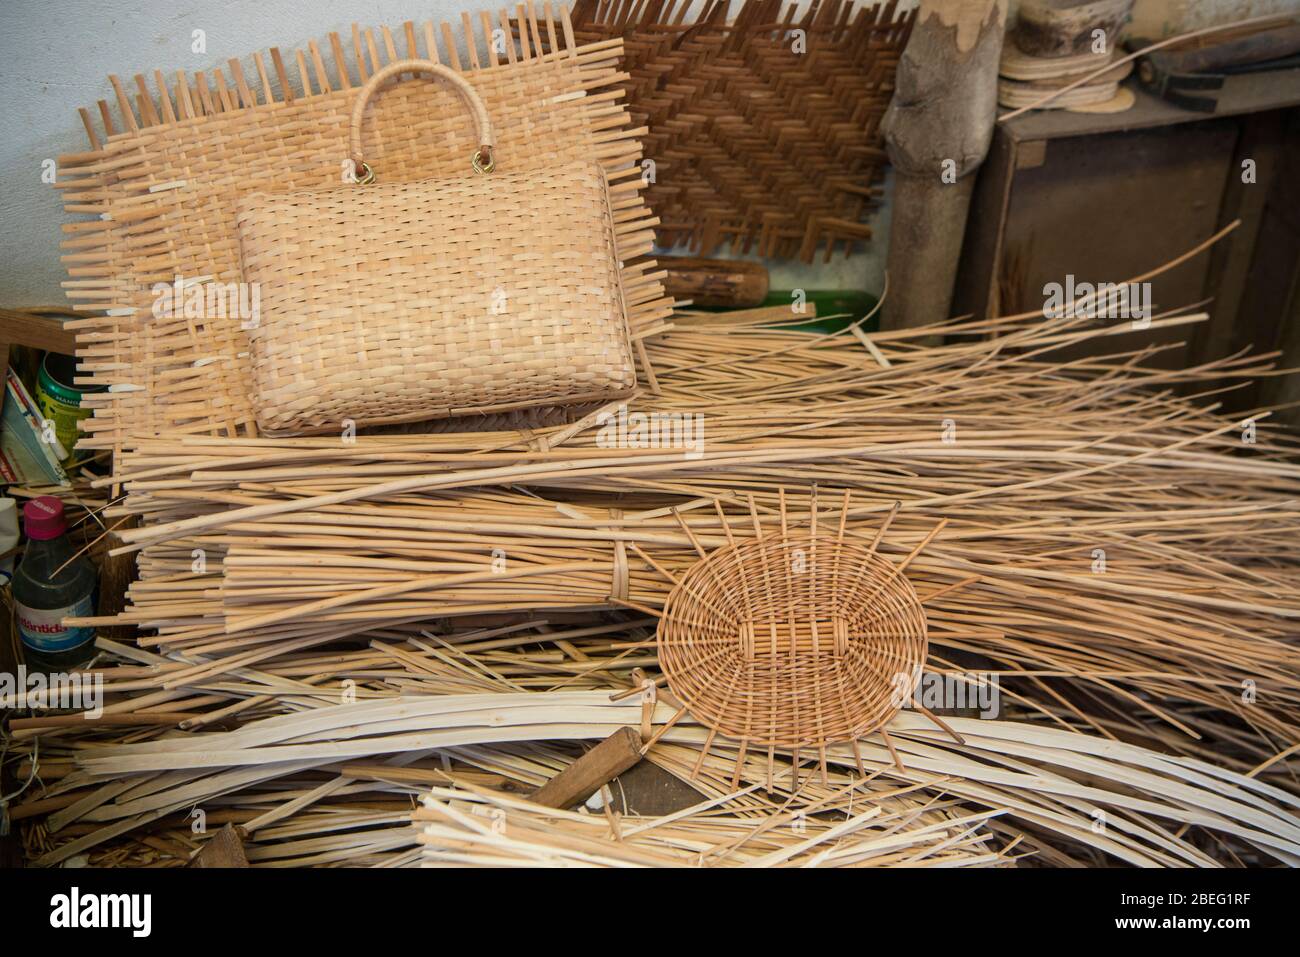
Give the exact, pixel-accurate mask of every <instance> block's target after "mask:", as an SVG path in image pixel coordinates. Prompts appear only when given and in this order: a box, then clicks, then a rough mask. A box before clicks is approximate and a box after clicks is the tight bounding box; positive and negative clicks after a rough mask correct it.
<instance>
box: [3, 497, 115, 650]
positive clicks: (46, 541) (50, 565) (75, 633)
mask: <svg viewBox="0 0 1300 957" xmlns="http://www.w3.org/2000/svg"><path fill="white" fill-rule="evenodd" d="M23 530H24V531H25V532H26V533H27V548H26V549H25V550H24V552H23V558H22V561H21V562H19V564H18V568H17V569H16V570H15V571H14V578H13V597H14V606H15V608H16V611H17V618H18V631H19V634H20V636H21V637H22V642H23V657H24V658H25V659H26V662H27V667H28V668H29V669H31V670H34V671H44V672H46V673H50V672H56V671H58V672H66V671H70V670H72V669H73V668H76V667H77V666H79V665H82V664H85V663H86V662H87V661H88V660H89V659H90V657H91V655H92V654H93V653H94V648H95V643H94V640H93V639H94V637H95V630H94V629H93V628H84V627H83V628H69V627H65V626H64V624H63V619H64V618H68V617H71V616H74V615H77V616H81V615H92V614H94V608H95V586H96V575H95V569H94V566H93V565H91V563H90V561H89V560H88V559H87V558H86V557H85V556H78V557H77V558H73V557H72V556H73V554H74V553H75V550H74V549H73V547H72V542H70V541H68V534H67V532H68V528H67V523H66V522H65V521H64V519H63V503H62V502H60V501H59V500H58V499H57V498H55V497H54V496H52V495H42V496H41V497H40V498H35V499H32V500H31V501H30V502H28V503H27V504H26V505H24V506H23ZM56 572H57V574H55V573H56Z"/></svg>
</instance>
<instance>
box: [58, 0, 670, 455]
mask: <svg viewBox="0 0 1300 957" xmlns="http://www.w3.org/2000/svg"><path fill="white" fill-rule="evenodd" d="M543 11H544V12H543ZM476 16H477V20H471V18H470V16H469V15H468V14H466V15H464V16H463V17H462V24H461V32H462V33H463V37H462V38H463V39H464V40H465V47H463V48H462V49H467V50H468V53H467V54H465V55H466V56H468V57H469V62H468V63H462V59H461V56H462V55H461V54H459V53H458V52H457V43H456V37H455V36H454V35H453V32H452V29H451V27H450V26H449V25H448V24H445V23H444V24H441V29H440V31H439V32H438V33H437V34H436V35H435V24H433V23H432V22H428V23H424V24H422V25H420V26H417V25H416V24H414V23H409V22H408V23H406V24H404V25H403V26H402V28H401V29H400V30H399V31H398V32H397V36H394V33H393V31H390V30H389V29H388V28H387V27H384V28H381V29H380V30H379V31H378V35H376V31H373V30H370V29H366V30H360V29H358V28H356V27H354V28H353V31H352V37H351V42H350V43H347V46H348V47H350V51H347V52H345V46H344V45H345V42H346V41H345V40H344V39H341V38H340V37H339V36H338V35H337V34H331V35H330V37H329V40H328V43H324V44H321V45H318V44H316V43H315V42H313V43H310V44H309V45H308V48H307V49H306V50H299V51H294V52H292V53H291V54H288V55H282V54H281V51H280V50H278V49H273V50H271V57H270V63H269V64H268V62H267V60H266V59H265V58H264V57H263V56H262V55H261V54H260V53H259V54H254V55H253V56H252V57H251V58H249V59H248V60H245V61H244V63H243V64H241V62H240V61H238V60H232V61H230V68H229V74H228V75H227V73H226V72H225V71H221V70H213V71H211V73H209V74H206V75H205V74H195V75H194V76H193V77H187V76H186V74H185V73H183V72H177V73H176V75H175V76H174V77H170V78H168V77H164V76H163V74H162V73H161V72H160V71H155V73H154V74H153V77H152V82H149V81H147V80H146V78H145V77H144V76H143V75H137V76H136V77H135V78H134V80H135V83H134V89H133V90H132V91H131V92H132V93H133V94H134V96H129V95H128V92H127V87H126V86H125V85H124V84H123V83H121V81H119V80H118V78H117V77H111V78H110V79H111V80H112V82H113V85H114V89H115V90H116V92H117V104H116V105H117V111H116V116H115V111H114V110H113V109H111V108H110V106H109V104H108V103H106V102H103V101H101V102H100V104H99V114H100V118H101V121H102V122H103V123H104V124H106V132H107V134H108V135H107V137H106V138H101V136H100V133H99V131H98V129H97V127H96V126H95V125H94V124H93V123H92V121H91V117H90V113H89V111H86V110H83V111H82V119H83V121H84V122H85V124H86V128H87V131H88V133H89V135H90V136H91V143H92V146H93V147H94V149H93V150H92V151H91V152H89V153H85V154H78V155H76V156H69V157H62V158H61V159H60V181H61V185H62V187H63V190H64V202H65V206H66V208H67V210H68V211H69V212H74V213H91V214H93V215H94V218H93V219H90V220H88V221H84V222H76V223H72V224H70V225H68V226H65V227H64V230H65V232H66V233H67V234H68V238H67V240H66V241H65V242H64V248H65V250H66V255H65V256H64V261H65V263H66V264H67V267H68V273H69V277H70V281H69V282H68V283H67V284H66V286H67V290H68V295H69V297H70V298H71V299H73V300H74V301H75V302H77V303H78V308H79V309H83V310H86V311H94V312H98V313H101V315H97V316H95V317H93V318H87V319H83V320H79V321H78V322H77V327H78V335H79V339H78V343H79V347H78V355H79V356H80V357H81V359H82V370H83V372H89V376H88V377H86V378H83V380H82V381H84V382H86V383H91V384H95V385H107V386H109V387H111V391H109V392H106V393H101V394H99V395H96V396H91V397H88V398H87V404H90V405H92V406H93V408H94V415H93V417H92V418H91V419H89V420H87V421H86V422H85V423H83V428H84V429H85V430H87V431H88V432H89V433H90V435H89V436H87V437H85V438H83V440H82V447H83V448H111V449H115V450H119V451H120V449H121V447H122V444H123V440H124V439H125V437H126V436H127V435H129V434H131V433H139V434H152V433H160V432H170V433H172V434H175V433H186V432H188V433H195V434H204V435H231V436H243V435H248V436H254V435H256V434H257V427H256V424H255V422H254V418H253V411H252V407H251V405H250V402H249V393H250V390H249V387H248V383H249V381H250V378H249V373H250V370H249V359H248V341H247V332H246V331H245V329H243V328H241V320H240V318H239V317H238V316H237V315H231V316H213V315H208V316H205V317H186V316H183V315H175V316H174V317H168V316H166V315H164V317H163V318H156V317H155V316H154V315H153V309H152V307H153V304H154V302H155V284H159V283H173V282H174V281H175V278H176V277H177V276H180V277H183V279H184V280H189V281H199V280H205V281H215V282H220V283H234V282H238V281H239V280H240V278H241V277H240V268H239V261H238V239H237V232H236V227H235V209H236V206H237V204H238V201H239V199H240V198H241V197H242V196H244V195H246V194H248V193H252V192H258V191H260V192H290V191H295V190H300V189H312V188H322V187H336V186H339V185H340V184H341V175H342V167H341V162H342V160H343V158H344V157H345V156H346V155H347V125H348V116H349V112H350V110H351V108H352V102H353V99H354V97H355V96H356V93H357V88H358V87H359V85H360V84H361V83H362V82H364V80H365V79H367V78H368V77H369V76H371V75H373V73H374V72H375V71H376V70H378V69H379V68H380V67H382V66H383V65H384V64H385V63H388V62H392V61H394V60H397V59H401V58H404V57H408V56H409V57H427V58H428V59H432V60H435V61H437V62H441V63H445V64H447V65H448V66H451V67H452V68H454V69H458V70H461V71H462V72H464V73H466V74H467V76H468V77H469V78H470V80H471V82H472V83H473V84H474V86H475V88H476V89H477V90H478V91H479V93H480V94H481V96H482V97H483V99H484V101H485V102H486V104H487V107H488V110H489V112H490V114H491V116H492V119H493V123H494V126H495V128H496V131H497V150H496V162H497V167H498V169H499V170H500V171H502V172H507V173H518V172H523V171H527V170H529V169H546V168H548V167H550V166H553V165H555V164H559V163H565V162H576V161H580V160H581V161H592V160H594V161H596V162H597V163H599V164H600V165H601V166H602V168H603V169H604V171H605V173H606V175H607V176H608V178H609V182H610V199H611V203H612V206H613V214H614V221H615V241H616V245H617V250H618V256H619V259H620V261H621V269H620V273H621V277H620V278H621V283H622V288H623V291H624V296H625V298H626V302H627V311H628V319H629V322H630V324H631V329H632V336H633V339H634V340H638V339H640V338H643V337H645V336H647V335H652V334H654V333H656V332H659V331H662V330H663V329H664V328H666V327H667V320H668V318H669V316H670V314H671V310H672V300H671V299H669V298H666V297H665V296H664V291H663V286H662V283H661V281H660V280H661V278H662V273H661V272H659V271H657V267H656V265H655V262H654V260H653V259H650V258H648V254H649V253H650V252H651V250H652V248H653V227H654V226H655V224H656V222H657V220H655V219H653V218H652V216H651V213H650V210H649V209H648V208H647V207H646V205H645V203H644V202H643V200H642V198H641V189H642V184H641V178H640V169H639V167H638V165H637V163H638V161H639V159H640V156H641V144H640V141H639V139H638V137H639V136H640V135H642V134H643V133H644V132H645V131H644V130H639V129H633V128H631V126H630V119H629V115H628V112H627V110H626V108H625V106H624V105H623V103H622V102H621V97H622V92H621V89H620V87H621V83H622V82H623V80H624V79H626V77H625V75H624V74H621V73H620V72H619V70H618V61H619V57H620V55H621V52H622V46H621V43H620V41H618V40H612V41H608V42H603V43H595V44H585V45H579V44H578V43H577V41H576V40H575V39H574V36H573V33H572V28H571V24H570V21H569V18H568V13H567V9H565V8H560V12H559V14H558V15H555V16H553V15H551V5H550V4H549V3H548V4H546V5H545V6H544V7H542V6H541V5H537V6H530V7H524V6H519V7H517V8H516V12H514V13H512V14H507V12H506V11H504V10H503V11H500V12H499V14H496V15H495V16H492V15H489V14H488V13H487V12H486V11H484V12H482V13H481V14H477V15H476ZM512 17H513V18H514V19H513V21H512V19H511V18H512ZM519 22H523V23H524V24H525V26H526V29H524V30H523V31H518V30H517V24H518V23H519ZM476 30H477V32H476ZM543 38H545V40H543ZM544 43H545V46H546V49H548V50H549V51H551V52H548V53H546V54H544V55H543V54H542V52H541V51H542V49H543V44H544ZM322 48H323V50H322ZM399 51H400V52H399ZM123 125H124V126H125V129H124V130H123V129H121V126H123ZM363 135H364V141H365V143H366V144H367V149H368V150H369V151H370V154H371V155H370V156H369V157H368V158H369V159H370V160H371V162H372V163H374V164H375V166H376V168H377V169H379V168H382V170H383V179H384V182H388V183H398V182H413V181H418V180H422V179H426V178H432V177H437V176H454V175H460V174H461V173H462V171H463V168H464V164H465V158H466V157H467V156H469V155H470V153H472V151H473V149H474V146H476V145H477V144H475V143H474V141H473V135H472V123H471V120H470V117H469V116H468V114H467V113H466V111H465V110H464V109H463V107H462V106H461V105H460V104H459V102H458V101H457V99H456V94H455V93H453V92H450V91H448V90H445V89H443V88H442V87H440V86H438V85H436V84H433V83H430V82H428V81H427V80H417V81H411V82H405V81H399V82H398V83H397V84H396V85H395V86H392V87H390V88H387V90H386V92H385V93H384V94H383V96H381V97H379V98H378V99H377V100H376V102H375V103H374V105H373V106H372V107H371V109H370V110H369V111H368V113H367V118H366V123H365V126H364V128H363ZM504 225H506V226H507V227H508V224H504Z"/></svg>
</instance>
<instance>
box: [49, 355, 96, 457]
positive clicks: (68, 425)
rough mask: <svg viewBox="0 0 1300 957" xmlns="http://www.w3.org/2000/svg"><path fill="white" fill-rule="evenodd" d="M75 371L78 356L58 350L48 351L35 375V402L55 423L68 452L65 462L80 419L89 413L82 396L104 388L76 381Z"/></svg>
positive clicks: (57, 434)
mask: <svg viewBox="0 0 1300 957" xmlns="http://www.w3.org/2000/svg"><path fill="white" fill-rule="evenodd" d="M76 374H77V360H76V359H74V358H73V357H72V356H65V355H60V354H59V353H57V352H47V353H45V358H44V359H43V360H42V361H41V371H40V374H39V375H38V376H37V377H36V405H37V406H38V407H39V408H40V410H41V415H43V416H44V417H45V418H47V419H49V420H50V421H51V422H53V423H54V434H55V435H56V436H57V437H58V440H59V444H60V445H61V446H63V449H64V451H65V452H67V453H68V455H67V457H66V458H65V459H64V460H63V463H64V464H65V465H66V464H67V463H68V461H69V460H71V459H72V457H73V454H72V449H73V447H74V446H75V445H76V444H77V438H78V437H79V436H80V434H81V432H80V429H79V428H78V423H79V422H80V421H81V420H82V419H84V418H87V417H88V416H89V415H90V409H88V408H85V407H84V406H82V404H81V399H82V396H84V395H85V394H87V393H90V392H103V391H104V387H103V386H98V387H96V388H93V389H83V388H81V387H79V386H76V385H74V384H73V380H74V378H75V377H76Z"/></svg>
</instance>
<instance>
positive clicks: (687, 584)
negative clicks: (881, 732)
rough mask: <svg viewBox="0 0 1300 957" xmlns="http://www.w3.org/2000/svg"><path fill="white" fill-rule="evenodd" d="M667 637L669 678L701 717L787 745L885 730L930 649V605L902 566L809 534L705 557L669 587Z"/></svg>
mask: <svg viewBox="0 0 1300 957" xmlns="http://www.w3.org/2000/svg"><path fill="white" fill-rule="evenodd" d="M658 639H659V663H660V667H661V668H662V669H663V671H664V674H665V675H666V676H667V679H668V686H669V688H670V690H671V691H672V692H673V694H675V695H676V696H677V697H678V698H679V699H680V700H681V701H682V702H683V704H685V705H686V706H687V707H688V708H689V709H690V711H691V713H692V715H694V717H695V718H696V720H698V721H699V722H701V723H702V724H704V725H705V726H707V727H709V728H713V729H715V730H716V731H717V732H718V733H720V734H723V735H726V736H728V737H731V738H740V739H744V740H746V741H747V742H749V743H750V744H751V745H762V746H769V745H770V746H774V747H781V748H796V747H808V746H811V747H818V746H822V745H826V744H830V743H834V742H840V741H848V740H853V739H856V738H859V737H861V736H862V735H864V734H867V733H869V732H871V731H874V730H875V729H876V728H879V727H880V726H881V725H882V724H884V723H885V722H886V721H888V720H889V719H890V718H891V717H893V715H894V714H895V712H897V711H898V707H899V704H900V702H902V701H903V700H905V699H906V696H907V695H909V694H910V693H911V690H912V688H913V686H914V685H915V682H916V679H917V677H918V676H919V675H920V671H921V667H922V666H923V665H924V664H925V660H926V654H927V648H928V643H927V638H926V621H925V612H924V609H923V608H922V607H921V602H920V600H919V599H918V598H917V597H916V592H915V591H914V590H913V589H912V586H911V583H910V582H908V580H907V579H906V578H905V577H904V576H903V575H900V574H898V573H897V572H896V570H895V566H894V565H892V564H891V563H890V562H889V561H887V560H886V559H884V558H882V557H880V556H879V555H876V554H874V553H872V552H870V551H868V550H867V549H866V548H863V547H862V546H859V545H855V544H850V543H845V542H841V541H839V540H837V539H834V538H829V537H813V536H811V535H809V534H807V533H805V534H802V535H799V534H791V535H785V536H771V537H768V538H762V539H758V540H754V541H748V542H743V543H739V544H734V545H728V546H725V547H723V548H720V549H718V550H717V551H714V552H711V553H710V554H709V555H708V556H707V557H705V558H703V559H701V560H700V561H699V562H697V563H696V564H695V565H693V566H692V567H691V568H690V569H689V570H688V571H687V572H686V574H685V576H683V577H682V579H681V580H680V581H679V583H678V585H677V586H676V587H675V588H674V589H673V590H672V592H671V593H670V594H669V596H668V601H667V603H666V604H665V606H664V614H663V617H662V618H661V619H660V622H659V632H658Z"/></svg>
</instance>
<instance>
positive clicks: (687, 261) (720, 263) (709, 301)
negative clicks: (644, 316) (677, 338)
mask: <svg viewBox="0 0 1300 957" xmlns="http://www.w3.org/2000/svg"><path fill="white" fill-rule="evenodd" d="M659 264H660V265H661V266H663V267H664V268H665V269H667V270H668V276H667V278H666V279H664V288H665V289H667V291H668V294H669V295H670V296H672V297H673V298H674V299H676V300H678V301H681V300H685V299H689V300H690V301H691V303H692V304H693V305H696V306H723V307H727V306H730V307H739V306H759V305H762V303H763V300H764V299H766V298H767V288H768V276H767V267H766V266H764V265H763V264H762V263H753V262H737V261H733V260H729V259H700V258H696V257H693V256H662V257H660V259H659Z"/></svg>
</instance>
